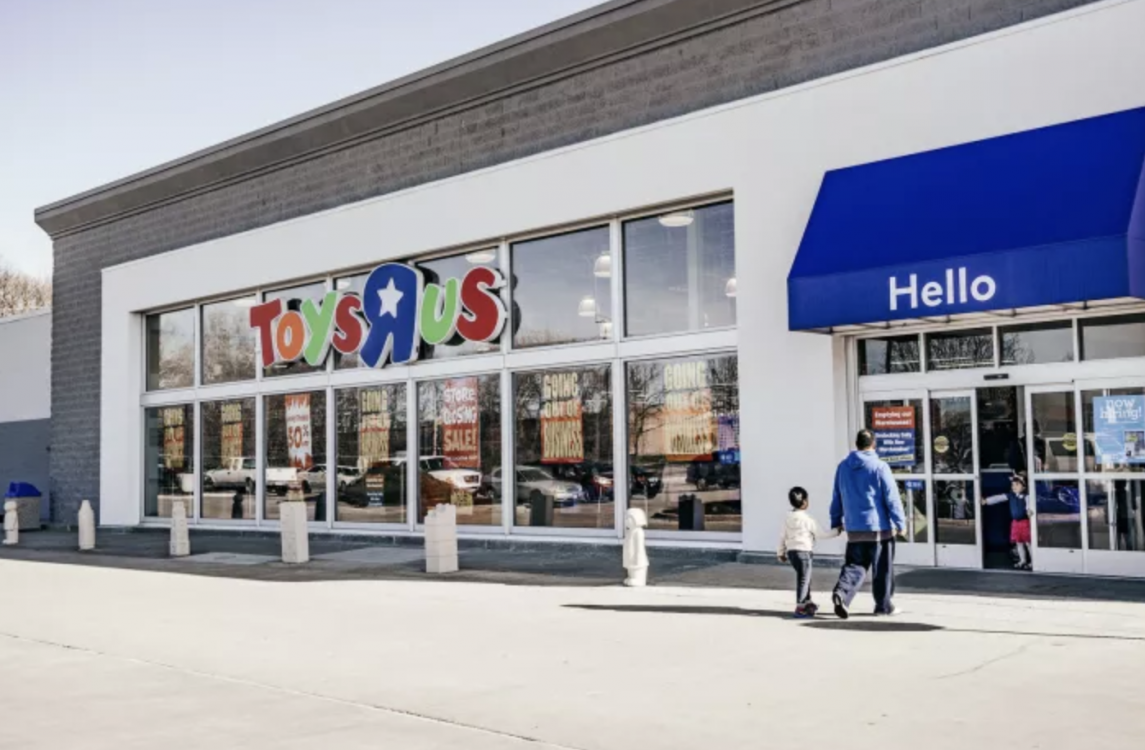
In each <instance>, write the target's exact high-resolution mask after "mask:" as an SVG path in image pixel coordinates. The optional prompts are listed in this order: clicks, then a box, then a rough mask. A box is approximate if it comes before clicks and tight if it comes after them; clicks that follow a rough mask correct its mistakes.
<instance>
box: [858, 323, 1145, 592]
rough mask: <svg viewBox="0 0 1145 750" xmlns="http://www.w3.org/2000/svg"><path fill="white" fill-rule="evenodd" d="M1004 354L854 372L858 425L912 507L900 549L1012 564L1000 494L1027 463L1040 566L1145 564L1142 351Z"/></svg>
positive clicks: (992, 565) (925, 558)
mask: <svg viewBox="0 0 1145 750" xmlns="http://www.w3.org/2000/svg"><path fill="white" fill-rule="evenodd" d="M1094 322H1096V321H1094ZM1078 328H1081V326H1080V325H1079V326H1078ZM1005 330H1006V329H1005V328H997V329H994V333H993V335H992V338H993V337H997V338H996V340H998V341H999V342H1001V341H1002V340H1003V339H1004V334H1005ZM901 338H906V337H901ZM920 338H921V340H922V341H926V339H927V338H928V335H927V334H923V335H922V336H921V337H920ZM859 341H860V342H862V341H863V339H859ZM867 341H871V340H867ZM874 341H886V339H875V340H874ZM924 345H925V344H924ZM932 349H933V347H932ZM999 364H1000V363H995V365H994V367H987V368H984V369H986V372H983V371H982V370H981V369H979V370H977V371H973V370H972V369H967V370H966V371H937V372H933V371H932V372H926V371H923V368H919V369H918V370H916V371H914V372H912V373H904V374H897V375H896V374H889V373H885V372H884V373H880V374H877V375H874V376H869V377H863V376H860V377H859V397H860V398H859V402H860V403H861V409H860V410H859V413H858V414H856V415H855V417H856V421H857V424H858V425H859V426H863V427H867V428H870V429H872V430H873V431H874V432H875V436H876V444H877V449H878V452H879V454H880V456H881V457H882V458H883V459H884V460H886V461H887V462H888V463H889V464H890V465H891V467H892V470H893V471H894V473H895V475H896V479H897V480H898V487H899V491H900V494H901V496H902V499H903V505H904V509H905V510H906V512H907V529H906V533H905V539H903V540H900V541H901V543H900V545H899V552H898V558H899V560H900V561H901V562H903V563H905V564H913V565H935V566H940V567H954V568H984V569H1014V568H1015V567H1016V564H1017V563H1018V562H1019V559H1018V554H1017V553H1018V550H1017V548H1016V547H1015V545H1014V544H1013V537H1012V534H1011V531H1012V529H1011V526H1012V520H1013V518H1012V514H1011V504H1010V502H1009V501H1008V500H1009V499H1008V498H1004V497H1002V496H1003V495H1005V493H1006V492H1007V491H1008V490H1009V489H1010V478H1011V477H1012V476H1013V475H1014V474H1015V473H1021V474H1023V475H1025V476H1026V477H1027V478H1028V487H1029V498H1030V499H1029V503H1028V506H1029V508H1030V510H1031V516H1032V520H1031V524H1030V545H1029V551H1030V555H1031V557H1032V568H1033V570H1035V571H1040V572H1053V573H1098V574H1105V575H1132V576H1141V575H1145V502H1143V501H1145V462H1143V461H1142V459H1145V432H1143V431H1142V430H1141V429H1139V428H1140V426H1141V424H1143V423H1145V422H1143V420H1145V414H1143V413H1141V410H1142V408H1143V407H1145V376H1143V375H1140V374H1129V373H1133V372H1137V373H1139V372H1140V361H1139V360H1136V358H1134V359H1117V360H1110V361H1105V362H1084V361H1082V362H1079V361H1076V360H1074V361H1068V362H1060V363H1047V364H1043V365H1036V366H1029V367H1026V366H1017V367H1004V366H999ZM896 381H897V382H898V383H899V384H900V387H894V386H895V384H896Z"/></svg>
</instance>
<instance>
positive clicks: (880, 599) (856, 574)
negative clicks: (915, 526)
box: [835, 539, 895, 613]
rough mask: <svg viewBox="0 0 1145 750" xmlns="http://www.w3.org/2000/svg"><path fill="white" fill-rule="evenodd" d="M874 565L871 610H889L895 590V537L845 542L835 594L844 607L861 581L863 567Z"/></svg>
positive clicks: (849, 601) (859, 586) (853, 595)
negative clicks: (882, 540)
mask: <svg viewBox="0 0 1145 750" xmlns="http://www.w3.org/2000/svg"><path fill="white" fill-rule="evenodd" d="M872 568H874V580H872V581H871V593H872V594H874V595H875V612H884V613H885V612H890V611H891V599H892V597H893V596H894V593H895V540H894V539H888V540H886V541H885V542H847V554H846V557H845V558H844V560H843V569H842V570H841V571H839V582H838V583H837V584H835V595H836V596H838V597H839V598H840V599H842V600H843V603H844V604H846V605H847V606H848V607H850V606H851V601H852V600H854V598H855V594H857V593H859V589H860V588H861V587H862V585H863V579H865V578H866V577H867V571H868V570H870V569H872Z"/></svg>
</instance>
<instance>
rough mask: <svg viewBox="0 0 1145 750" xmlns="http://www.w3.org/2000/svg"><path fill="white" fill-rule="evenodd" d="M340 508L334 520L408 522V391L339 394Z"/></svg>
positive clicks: (397, 387) (390, 388)
mask: <svg viewBox="0 0 1145 750" xmlns="http://www.w3.org/2000/svg"><path fill="white" fill-rule="evenodd" d="M335 413H336V416H337V434H338V450H337V454H336V455H337V462H338V481H337V485H336V486H337V488H338V503H337V506H336V507H335V509H334V520H336V521H342V522H346V523H394V524H404V523H406V522H407V515H406V498H407V497H408V495H407V493H406V488H407V487H408V479H407V472H406V463H405V462H406V457H407V451H406V442H407V439H406V387H405V384H402V383H398V384H392V385H379V386H373V387H370V388H349V389H345V390H339V391H336V398H335Z"/></svg>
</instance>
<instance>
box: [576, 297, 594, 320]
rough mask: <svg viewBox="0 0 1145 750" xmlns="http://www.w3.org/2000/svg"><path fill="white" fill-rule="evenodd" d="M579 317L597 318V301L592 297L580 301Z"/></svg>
mask: <svg viewBox="0 0 1145 750" xmlns="http://www.w3.org/2000/svg"><path fill="white" fill-rule="evenodd" d="M576 312H577V315H579V316H581V317H582V318H595V317H596V300H594V299H593V298H592V297H590V296H587V295H586V296H585V298H584V299H582V300H581V301H580V306H579V307H578V308H577V311H576Z"/></svg>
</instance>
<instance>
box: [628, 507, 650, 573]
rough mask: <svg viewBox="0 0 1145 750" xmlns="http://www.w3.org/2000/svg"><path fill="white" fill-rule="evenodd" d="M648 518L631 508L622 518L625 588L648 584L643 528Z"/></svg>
mask: <svg viewBox="0 0 1145 750" xmlns="http://www.w3.org/2000/svg"><path fill="white" fill-rule="evenodd" d="M647 525H648V517H647V516H646V515H644V511H643V510H641V509H640V508H632V509H631V510H629V511H628V513H626V514H625V516H624V569H625V570H627V571H628V577H627V578H625V579H624V585H625V586H643V585H645V584H646V583H647V582H648V551H647V550H646V549H645V548H644V528H645V527H646V526H647Z"/></svg>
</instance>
